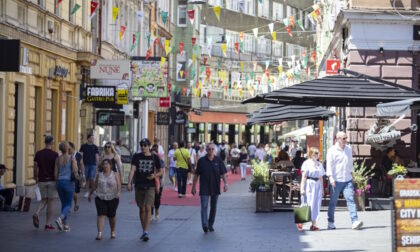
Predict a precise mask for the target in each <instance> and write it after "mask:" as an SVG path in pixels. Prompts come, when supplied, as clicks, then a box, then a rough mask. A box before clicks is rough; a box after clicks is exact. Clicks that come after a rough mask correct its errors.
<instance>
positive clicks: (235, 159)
mask: <svg viewBox="0 0 420 252" xmlns="http://www.w3.org/2000/svg"><path fill="white" fill-rule="evenodd" d="M240 153H241V151H240V150H239V149H238V148H237V147H236V144H235V143H234V144H232V150H231V151H230V157H231V158H230V161H231V163H232V174H236V173H238V171H237V170H236V169H237V168H238V167H239V154H240Z"/></svg>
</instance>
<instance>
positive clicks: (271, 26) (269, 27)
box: [268, 23, 274, 33]
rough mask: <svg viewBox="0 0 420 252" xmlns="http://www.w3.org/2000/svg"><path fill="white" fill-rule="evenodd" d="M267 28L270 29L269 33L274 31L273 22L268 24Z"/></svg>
mask: <svg viewBox="0 0 420 252" xmlns="http://www.w3.org/2000/svg"><path fill="white" fill-rule="evenodd" d="M268 29H270V33H272V32H273V31H274V23H271V24H268Z"/></svg>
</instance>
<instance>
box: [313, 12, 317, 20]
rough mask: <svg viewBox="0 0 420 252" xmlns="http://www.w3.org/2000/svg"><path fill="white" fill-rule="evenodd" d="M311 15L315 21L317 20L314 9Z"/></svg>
mask: <svg viewBox="0 0 420 252" xmlns="http://www.w3.org/2000/svg"><path fill="white" fill-rule="evenodd" d="M312 17H313V18H314V20H315V21H317V15H316V12H315V11H312Z"/></svg>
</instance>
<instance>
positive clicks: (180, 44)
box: [179, 42, 184, 55]
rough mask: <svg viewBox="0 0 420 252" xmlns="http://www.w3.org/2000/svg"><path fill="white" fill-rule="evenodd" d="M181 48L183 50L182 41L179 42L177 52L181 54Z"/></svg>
mask: <svg viewBox="0 0 420 252" xmlns="http://www.w3.org/2000/svg"><path fill="white" fill-rule="evenodd" d="M183 50H184V42H179V54H181V55H182V51H183Z"/></svg>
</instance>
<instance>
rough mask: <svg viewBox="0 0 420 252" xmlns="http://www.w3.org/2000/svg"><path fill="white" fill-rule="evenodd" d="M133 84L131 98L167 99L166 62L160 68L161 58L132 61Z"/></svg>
mask: <svg viewBox="0 0 420 252" xmlns="http://www.w3.org/2000/svg"><path fill="white" fill-rule="evenodd" d="M131 67H132V71H133V78H132V79H133V83H132V86H131V96H132V97H133V98H135V97H155V98H156V97H168V87H167V75H168V71H167V68H168V62H167V61H166V62H165V63H164V64H163V67H161V58H160V57H159V58H149V59H148V60H145V59H144V60H133V61H132V62H131Z"/></svg>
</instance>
